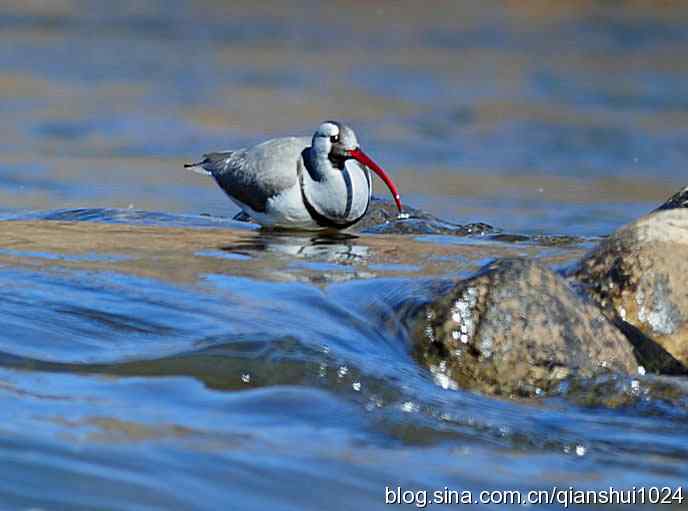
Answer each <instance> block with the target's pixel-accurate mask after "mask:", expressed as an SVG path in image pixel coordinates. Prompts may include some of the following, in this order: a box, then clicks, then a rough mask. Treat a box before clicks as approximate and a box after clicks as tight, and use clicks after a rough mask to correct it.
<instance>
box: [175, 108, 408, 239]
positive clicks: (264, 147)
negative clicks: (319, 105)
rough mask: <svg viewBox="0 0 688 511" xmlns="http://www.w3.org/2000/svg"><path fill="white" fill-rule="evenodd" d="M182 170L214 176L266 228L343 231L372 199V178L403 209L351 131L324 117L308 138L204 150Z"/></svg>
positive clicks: (390, 183) (391, 184)
mask: <svg viewBox="0 0 688 511" xmlns="http://www.w3.org/2000/svg"><path fill="white" fill-rule="evenodd" d="M184 167H185V168H187V169H191V170H192V171H194V172H197V173H200V174H205V175H209V176H212V177H213V178H214V179H215V181H216V182H217V184H218V185H219V186H220V188H221V189H222V190H223V191H224V192H225V193H226V194H227V195H228V196H229V198H230V199H231V200H232V201H233V202H234V203H235V204H236V205H237V206H239V208H241V210H242V211H243V212H244V213H246V214H247V215H248V216H250V217H251V218H253V219H254V220H255V221H256V222H258V223H259V224H260V225H261V226H263V227H266V228H279V229H299V230H323V229H329V230H331V229H337V230H339V229H346V228H348V227H350V226H352V225H354V224H355V223H356V222H358V221H359V220H361V219H362V218H363V217H364V215H365V214H366V212H367V210H368V206H369V205H370V200H371V197H372V190H373V186H372V177H371V174H370V171H371V170H372V171H373V172H374V173H375V174H377V175H378V176H379V177H380V179H382V181H383V182H384V183H385V184H386V185H387V187H388V188H389V190H390V192H391V193H392V197H393V198H394V202H395V204H396V206H397V209H398V210H399V213H401V212H402V206H401V199H400V196H399V191H398V190H397V187H396V185H395V184H394V182H393V181H392V179H391V178H390V177H389V176H388V175H387V173H386V172H385V171H384V170H383V169H382V167H380V166H379V165H378V164H377V163H375V162H374V161H373V160H372V159H371V158H370V157H369V156H368V155H366V154H365V153H364V152H363V150H362V149H361V148H360V146H359V143H358V139H357V138H356V134H355V133H354V130H353V129H351V128H350V127H349V126H347V125H346V124H343V123H341V122H338V121H325V122H323V123H321V124H320V126H318V129H317V130H316V131H315V133H314V134H313V137H312V138H310V139H309V138H308V137H283V138H275V139H271V140H267V141H265V142H262V143H260V144H258V145H255V146H252V147H247V148H243V149H237V150H233V151H221V152H213V153H207V154H204V155H203V157H202V159H201V160H200V161H197V162H194V163H187V164H185V165H184Z"/></svg>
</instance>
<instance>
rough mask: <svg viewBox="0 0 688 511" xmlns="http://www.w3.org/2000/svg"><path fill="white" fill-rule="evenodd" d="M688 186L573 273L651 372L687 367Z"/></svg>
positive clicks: (675, 371) (616, 236)
mask: <svg viewBox="0 0 688 511" xmlns="http://www.w3.org/2000/svg"><path fill="white" fill-rule="evenodd" d="M686 200H688V188H686V189H684V190H682V191H681V192H679V194H677V195H675V196H674V197H672V198H671V199H670V200H669V201H668V202H667V203H666V204H665V205H663V206H661V207H660V208H659V209H658V210H656V211H655V212H653V213H651V214H650V215H647V216H645V217H643V218H641V219H639V220H637V221H635V222H633V223H631V224H629V225H626V226H624V227H622V228H621V229H619V230H618V231H616V232H615V233H614V234H613V235H612V236H610V237H609V238H608V239H606V240H605V241H603V242H602V243H600V245H599V246H598V247H597V248H596V249H594V250H593V251H592V252H591V253H590V254H589V255H588V256H586V257H585V258H584V259H583V261H582V262H581V263H580V264H579V265H577V266H576V267H575V268H573V269H572V270H571V271H569V272H568V276H569V277H570V278H571V279H572V280H573V282H574V283H575V284H576V285H577V286H578V287H579V288H580V289H581V290H582V291H583V292H584V293H586V294H587V295H588V296H589V297H590V298H592V300H594V301H595V302H596V303H597V304H598V305H599V307H600V308H601V309H602V311H603V312H604V314H605V315H606V316H607V317H608V318H609V319H611V320H612V321H614V322H615V323H616V324H617V326H618V327H619V328H620V329H621V330H622V331H623V332H624V334H626V336H627V337H628V338H629V340H630V341H631V342H632V343H633V346H634V347H635V353H636V356H637V358H638V360H639V362H640V363H641V364H642V365H643V366H645V367H646V368H647V369H649V370H651V371H656V372H660V373H665V374H682V373H685V372H686V368H687V367H688V209H685V208H683V207H682V206H681V205H682V204H683V205H685V204H686Z"/></svg>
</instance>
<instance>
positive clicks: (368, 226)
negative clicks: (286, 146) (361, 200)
mask: <svg viewBox="0 0 688 511" xmlns="http://www.w3.org/2000/svg"><path fill="white" fill-rule="evenodd" d="M403 211H404V214H403V216H401V217H400V216H399V210H398V209H397V206H396V204H394V202H392V201H389V200H386V199H380V198H377V197H373V198H372V199H371V201H370V206H369V207H368V211H367V212H366V214H365V216H364V217H363V218H362V219H361V220H360V221H359V222H358V223H356V224H355V225H353V226H352V227H351V228H350V229H349V231H351V232H361V233H367V234H448V235H453V236H469V235H485V234H490V233H494V232H497V231H496V229H495V228H494V227H492V226H491V225H488V224H485V223H480V222H479V223H472V224H466V225H460V224H454V223H452V222H447V221H445V220H441V219H439V218H437V217H436V216H433V215H431V214H430V213H427V212H425V211H422V210H420V209H416V208H412V207H409V206H404V207H403ZM233 220H236V221H239V222H251V223H255V221H254V220H253V219H252V218H251V217H250V216H249V215H247V214H246V213H244V212H243V211H240V212H239V213H237V214H236V215H234V218H233Z"/></svg>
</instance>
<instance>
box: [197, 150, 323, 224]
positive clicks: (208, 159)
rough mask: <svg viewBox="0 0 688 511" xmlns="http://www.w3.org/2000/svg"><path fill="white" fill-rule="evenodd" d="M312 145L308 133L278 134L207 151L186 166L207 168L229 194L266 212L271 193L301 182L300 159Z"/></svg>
mask: <svg viewBox="0 0 688 511" xmlns="http://www.w3.org/2000/svg"><path fill="white" fill-rule="evenodd" d="M309 146H310V139H308V138H305V137H304V138H296V137H289V138H276V139H273V140H268V141H267V142H263V143H262V144H258V145H256V146H253V147H250V148H248V149H239V150H237V151H226V152H218V153H208V154H205V155H203V159H202V160H201V161H200V162H197V163H195V164H193V163H192V164H189V165H187V166H188V167H191V168H194V167H195V168H202V169H204V170H205V171H206V172H207V173H208V174H210V175H212V176H213V177H214V178H215V181H217V184H218V185H220V187H221V188H222V189H223V190H224V191H225V193H226V194H227V195H229V196H230V197H233V198H234V199H236V200H238V201H239V202H241V203H242V204H246V205H247V206H249V207H250V208H251V209H253V210H254V211H258V212H263V211H265V206H266V203H267V200H268V199H269V198H270V197H273V196H275V195H278V194H279V193H280V192H281V191H283V190H286V189H288V188H290V187H292V186H294V185H295V184H296V183H297V182H298V175H297V166H298V162H299V160H300V159H301V153H302V152H303V150H304V149H305V148H306V147H309Z"/></svg>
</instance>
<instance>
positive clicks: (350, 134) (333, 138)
mask: <svg viewBox="0 0 688 511" xmlns="http://www.w3.org/2000/svg"><path fill="white" fill-rule="evenodd" d="M357 147H358V140H357V139H356V134H355V133H354V130H352V129H351V128H349V127H348V126H345V125H343V124H339V123H336V122H332V121H325V122H323V123H322V124H321V125H320V126H318V129H317V130H316V132H315V134H314V135H313V148H314V149H315V151H316V152H318V153H320V154H330V153H334V154H337V155H342V156H343V155H345V154H346V152H347V151H351V150H353V149H356V148H357Z"/></svg>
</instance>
